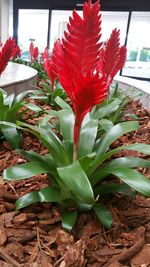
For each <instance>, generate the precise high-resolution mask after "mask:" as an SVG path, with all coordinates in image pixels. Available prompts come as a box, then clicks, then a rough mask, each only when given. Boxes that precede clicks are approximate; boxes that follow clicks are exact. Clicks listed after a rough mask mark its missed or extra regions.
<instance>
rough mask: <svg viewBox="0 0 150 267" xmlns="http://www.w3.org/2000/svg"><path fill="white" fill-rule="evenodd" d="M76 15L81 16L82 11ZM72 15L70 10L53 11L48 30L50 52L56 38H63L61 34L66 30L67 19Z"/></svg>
mask: <svg viewBox="0 0 150 267" xmlns="http://www.w3.org/2000/svg"><path fill="white" fill-rule="evenodd" d="M78 14H79V15H80V16H82V11H78ZM71 15H72V10H53V11H52V20H51V30H50V50H51V51H52V49H53V46H54V42H55V41H56V40H57V39H58V38H60V39H61V38H62V37H63V32H64V31H65V30H67V23H68V22H69V17H70V16H71Z"/></svg>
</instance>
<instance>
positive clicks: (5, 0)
mask: <svg viewBox="0 0 150 267" xmlns="http://www.w3.org/2000/svg"><path fill="white" fill-rule="evenodd" d="M8 37H9V0H0V40H1V42H2V43H4V42H5V41H6V40H7V39H8Z"/></svg>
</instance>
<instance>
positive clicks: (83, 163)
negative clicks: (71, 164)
mask: <svg viewBox="0 0 150 267" xmlns="http://www.w3.org/2000/svg"><path fill="white" fill-rule="evenodd" d="M95 155H96V153H91V154H88V155H86V156H85V157H83V158H80V159H79V162H80V165H81V167H82V169H83V170H84V171H85V173H86V172H87V170H88V168H89V165H90V164H91V163H92V162H93V160H94V158H95ZM86 174H87V173H86ZM87 175H88V174H87Z"/></svg>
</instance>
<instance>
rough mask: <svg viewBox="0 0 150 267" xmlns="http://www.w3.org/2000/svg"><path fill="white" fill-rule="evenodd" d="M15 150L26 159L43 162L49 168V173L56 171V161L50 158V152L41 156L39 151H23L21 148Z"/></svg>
mask: <svg viewBox="0 0 150 267" xmlns="http://www.w3.org/2000/svg"><path fill="white" fill-rule="evenodd" d="M17 152H19V153H20V154H21V155H22V156H23V157H25V158H26V159H27V160H28V161H40V162H43V163H44V164H46V165H45V168H47V169H48V168H49V169H50V173H52V172H54V171H56V163H55V161H54V159H53V158H52V156H51V154H46V155H44V156H41V155H40V154H39V153H37V152H35V151H32V150H30V151H25V150H23V149H17Z"/></svg>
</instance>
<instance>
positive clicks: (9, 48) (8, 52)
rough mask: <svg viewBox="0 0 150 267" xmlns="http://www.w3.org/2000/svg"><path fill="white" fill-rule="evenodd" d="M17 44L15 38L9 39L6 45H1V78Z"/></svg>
mask: <svg viewBox="0 0 150 267" xmlns="http://www.w3.org/2000/svg"><path fill="white" fill-rule="evenodd" d="M15 44H16V43H15V40H14V39H13V38H9V39H8V40H7V41H6V43H5V44H4V45H2V44H0V76H1V74H2V72H3V71H4V70H5V68H6V67H7V64H8V62H9V60H10V59H11V57H12V55H13V53H14V49H15Z"/></svg>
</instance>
